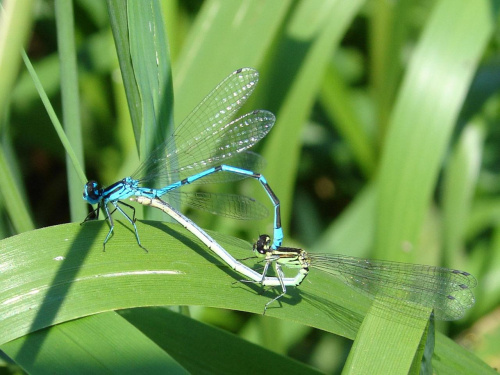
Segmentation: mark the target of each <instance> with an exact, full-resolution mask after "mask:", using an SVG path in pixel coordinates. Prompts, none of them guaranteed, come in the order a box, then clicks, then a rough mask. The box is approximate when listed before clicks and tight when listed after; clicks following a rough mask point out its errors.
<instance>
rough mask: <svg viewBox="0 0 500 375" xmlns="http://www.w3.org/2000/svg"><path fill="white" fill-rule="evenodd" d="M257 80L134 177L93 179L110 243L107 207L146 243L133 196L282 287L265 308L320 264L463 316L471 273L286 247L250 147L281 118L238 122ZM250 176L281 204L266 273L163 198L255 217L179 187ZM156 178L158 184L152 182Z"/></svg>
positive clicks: (364, 287) (240, 76)
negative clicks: (290, 271) (290, 272)
mask: <svg viewBox="0 0 500 375" xmlns="http://www.w3.org/2000/svg"><path fill="white" fill-rule="evenodd" d="M257 80H258V73H257V71H255V70H254V69H250V68H243V69H239V70H237V71H235V72H233V73H232V74H231V75H230V76H229V77H227V78H226V79H225V80H223V81H222V82H221V83H220V84H219V85H218V86H217V87H216V88H215V89H214V90H213V91H212V92H211V93H210V94H208V96H207V97H206V98H205V99H204V100H203V101H202V102H201V103H200V104H199V105H198V106H197V107H196V108H195V109H194V110H193V111H192V112H191V114H190V115H188V117H187V118H186V119H185V120H184V121H183V122H182V123H181V124H180V125H179V127H178V128H177V129H176V131H175V132H174V133H173V135H172V136H171V137H169V138H168V139H167V140H166V141H165V142H163V143H162V144H161V145H160V146H158V148H156V149H155V150H154V151H153V152H152V153H151V154H150V155H149V156H148V158H147V159H146V160H145V161H144V163H142V164H141V166H140V167H139V168H138V169H137V171H136V172H135V173H134V174H133V175H132V176H131V177H126V178H124V179H122V180H120V181H118V182H116V183H114V184H112V185H110V186H108V187H106V188H100V187H99V185H98V184H97V182H95V181H90V182H88V183H87V184H86V186H85V188H84V193H83V197H84V199H85V200H87V201H88V202H89V203H91V204H96V203H97V205H98V206H97V208H96V210H95V213H96V215H95V216H96V217H97V216H98V214H99V210H100V209H102V210H104V212H105V214H106V217H107V218H108V220H109V222H110V230H109V232H108V234H107V236H106V238H105V239H104V243H103V246H105V245H106V243H107V242H108V240H109V238H110V236H111V234H112V233H113V227H114V224H113V219H112V216H111V214H112V213H113V212H111V213H110V211H109V209H108V204H111V205H112V206H114V209H115V210H118V211H119V212H121V213H122V214H123V215H124V216H125V217H126V218H127V220H128V221H129V222H130V223H131V224H132V225H133V227H134V230H135V235H136V240H137V243H138V244H139V245H140V246H141V247H142V245H141V241H140V238H139V233H138V231H137V227H136V225H135V211H134V215H133V216H132V218H130V217H129V216H128V215H127V214H126V213H125V212H124V211H123V209H122V208H121V207H120V205H124V206H126V207H129V208H131V209H132V210H133V208H132V207H131V206H129V205H128V204H126V203H124V202H122V201H121V200H123V199H126V198H129V197H133V198H132V199H133V200H136V201H138V202H139V203H141V204H143V205H149V206H153V207H156V208H159V209H161V210H162V211H164V212H165V213H167V214H168V215H170V216H171V217H172V218H174V219H175V220H176V221H178V222H179V223H180V224H182V225H183V226H184V227H185V228H186V229H188V230H189V231H190V232H191V233H193V234H194V235H195V236H196V237H198V238H199V239H200V240H201V241H202V242H203V243H204V244H205V245H206V246H207V247H208V248H209V249H211V250H212V251H214V252H215V253H216V254H217V255H218V256H219V257H220V258H221V259H222V260H223V261H224V262H226V263H227V264H228V265H229V266H230V267H231V268H232V269H234V270H235V271H237V272H239V273H240V274H242V275H244V276H245V277H247V278H248V279H249V280H242V281H248V282H255V283H260V284H262V285H263V286H272V287H280V288H281V293H279V295H278V296H277V297H275V298H273V299H272V300H270V301H269V302H267V303H266V304H265V307H264V313H265V312H266V310H267V308H268V306H269V305H270V304H271V303H272V302H275V301H278V300H279V299H280V298H281V297H282V296H284V295H285V294H286V287H287V286H298V285H300V284H301V283H302V281H303V280H304V278H305V277H306V276H307V275H308V273H309V270H310V268H316V269H319V270H322V271H324V272H326V273H327V274H331V275H333V276H336V277H338V278H339V279H341V280H342V281H343V282H345V283H346V284H348V285H350V286H352V287H354V288H356V289H358V290H360V291H362V292H363V293H365V294H367V295H368V296H370V297H376V296H382V297H388V298H389V299H393V300H397V301H403V302H406V303H414V304H417V305H420V306H423V307H427V308H431V309H433V311H434V316H435V317H436V318H437V319H441V320H455V319H459V318H460V317H461V316H462V315H463V314H464V312H465V310H466V309H467V308H469V307H471V306H472V305H473V304H474V296H473V294H472V292H471V288H473V287H475V285H476V280H475V278H474V277H473V276H472V275H470V274H469V273H467V272H464V271H458V270H452V269H447V268H441V267H432V266H425V265H415V264H406V263H396V262H388V261H372V260H366V259H360V258H354V257H348V256H344V255H330V254H314V253H307V252H306V251H305V250H302V249H295V248H288V247H282V246H281V243H282V240H283V232H282V228H281V216H280V203H279V199H278V197H277V196H276V195H275V194H274V192H273V190H272V189H271V187H270V186H269V184H268V182H267V180H266V179H265V178H264V176H263V175H261V174H259V173H257V172H255V170H254V166H255V165H256V164H258V161H259V156H258V155H257V154H254V153H251V152H249V151H247V150H248V149H249V148H250V147H252V146H253V145H254V144H256V143H257V142H258V141H259V140H260V139H262V138H263V137H265V136H266V135H267V133H268V132H269V131H270V129H271V128H272V126H273V125H274V121H275V117H274V115H273V114H272V113H270V112H268V111H264V110H257V111H253V112H250V113H248V114H246V115H244V116H241V117H239V118H237V119H236V120H232V121H231V119H232V118H233V116H234V115H235V113H236V112H237V111H238V110H239V109H240V108H241V107H242V106H243V104H244V103H245V102H246V100H247V99H248V97H249V95H250V94H251V93H252V92H253V90H254V88H255V85H256V83H257ZM245 177H251V178H254V179H256V180H258V181H259V182H260V183H261V185H262V186H263V188H264V189H265V191H266V192H267V195H268V196H269V198H270V200H271V202H272V204H273V206H274V223H273V224H274V233H273V238H271V237H270V236H267V235H261V236H260V237H259V239H258V240H257V242H256V243H255V244H254V252H255V254H256V255H258V256H261V257H264V261H265V265H264V270H263V272H262V273H259V272H257V271H255V270H253V269H252V268H250V267H248V266H246V265H245V264H243V263H241V262H239V261H238V260H236V259H235V258H234V257H233V256H231V254H229V253H228V252H227V251H226V250H225V249H224V248H222V247H221V246H220V245H219V244H218V243H217V242H216V241H214V240H213V239H212V238H211V237H210V236H209V235H208V234H207V233H206V232H205V231H204V230H202V229H201V228H200V227H199V226H197V225H196V224H195V223H194V222H193V221H192V220H190V219H189V218H187V217H186V216H184V215H182V214H181V213H180V212H179V211H177V210H176V209H175V208H173V207H172V206H171V205H169V204H168V203H166V202H164V201H162V200H161V199H159V198H160V197H162V196H164V195H166V196H168V198H169V199H170V200H171V201H174V202H182V203H186V204H188V205H190V206H191V207H195V208H201V209H204V210H208V211H211V212H213V213H217V214H222V215H225V216H230V217H234V218H252V217H256V216H258V215H256V213H258V212H263V210H262V209H261V207H260V205H259V204H258V203H257V202H256V201H255V200H253V199H251V198H248V197H242V196H238V195H218V194H191V193H185V192H179V189H180V188H181V187H183V186H186V185H189V184H195V183H208V182H226V181H232V180H235V179H239V178H245ZM153 182H154V183H155V184H157V185H158V186H159V187H153V186H150V185H149V184H152V183H153ZM89 217H90V216H89ZM86 220H87V219H86ZM270 266H272V267H273V268H274V271H275V276H268V275H267V272H268V269H269V267H270ZM282 266H285V267H289V268H295V269H297V270H298V272H297V275H296V276H294V277H286V276H285V274H284V272H283V269H282ZM396 306H397V305H396Z"/></svg>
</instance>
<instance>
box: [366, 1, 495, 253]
mask: <svg viewBox="0 0 500 375" xmlns="http://www.w3.org/2000/svg"><path fill="white" fill-rule="evenodd" d="M492 11H495V12H498V7H497V8H496V9H495V8H494V7H493V8H492V7H491V4H490V2H489V1H477V2H461V3H457V2H455V1H453V0H441V1H438V2H437V4H436V6H435V7H434V9H433V12H432V15H431V17H430V18H429V21H428V23H427V25H426V27H425V29H424V31H423V33H422V35H421V37H420V40H419V42H418V45H417V47H416V49H415V51H414V53H413V55H412V57H411V62H410V64H409V67H408V71H407V73H406V75H405V78H404V81H403V83H402V86H401V89H400V93H399V94H398V98H397V101H396V103H395V107H394V110H393V112H392V115H391V119H390V124H389V130H388V134H387V139H386V142H385V146H384V152H383V155H382V160H381V165H380V173H379V176H378V183H379V186H378V188H379V202H378V208H377V218H376V222H377V225H378V228H377V232H376V242H375V243H376V256H377V257H379V258H386V259H394V260H403V259H406V260H408V259H409V258H410V256H408V255H405V254H404V252H403V251H401V249H402V246H403V245H405V244H406V245H405V246H406V247H410V248H413V249H414V251H412V252H411V253H410V254H411V258H412V259H413V260H415V258H417V256H418V253H419V251H418V246H419V243H418V241H417V240H418V236H419V234H420V231H421V228H422V224H423V220H424V217H425V214H426V213H427V211H428V209H429V203H430V199H431V194H432V191H433V189H434V186H435V184H436V182H437V177H438V172H439V167H440V165H441V163H442V159H443V156H444V153H445V151H446V147H447V146H448V144H449V142H450V138H451V134H452V130H453V126H454V125H455V123H456V121H457V118H458V114H459V112H460V109H461V107H462V104H463V101H464V98H465V95H466V93H467V90H468V88H469V85H470V83H471V80H472V77H473V74H474V72H475V70H476V69H477V65H478V63H479V61H480V58H481V55H482V53H483V51H484V48H485V45H486V43H487V42H488V40H489V38H490V37H491V35H492V32H493V26H494V22H495V20H496V18H497V17H498V14H497V13H493V14H492ZM415 248H416V249H415Z"/></svg>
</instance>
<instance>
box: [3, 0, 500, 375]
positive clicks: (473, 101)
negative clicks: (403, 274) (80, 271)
mask: <svg viewBox="0 0 500 375" xmlns="http://www.w3.org/2000/svg"><path fill="white" fill-rule="evenodd" d="M20 3H22V4H20ZM61 3H62V2H58V1H56V2H55V3H54V2H52V1H32V2H30V1H26V2H18V3H17V4H16V2H14V1H3V2H2V6H3V7H5V8H4V11H3V12H4V13H3V14H2V20H3V21H2V24H1V25H0V27H1V29H0V30H1V34H0V43H1V44H0V49H1V50H0V107H1V109H0V137H1V144H0V151H1V155H0V170H1V180H2V182H1V183H0V236H1V238H7V237H10V236H13V235H15V234H18V233H23V232H27V231H29V230H32V229H35V228H43V227H48V226H53V225H57V224H63V223H68V222H74V223H79V222H81V221H82V220H83V218H84V217H85V215H86V214H87V213H88V210H89V208H88V206H87V205H86V204H85V203H84V202H83V200H82V199H81V194H82V188H83V184H84V183H85V182H86V181H81V180H80V179H81V177H80V176H81V174H79V173H78V172H75V170H74V169H73V167H72V165H71V164H70V161H69V159H68V160H67V159H66V150H65V148H64V147H63V146H62V143H61V140H60V138H59V136H58V134H57V132H56V131H55V130H54V129H55V128H54V120H53V119H52V120H51V118H50V117H49V115H48V114H47V110H46V108H45V107H44V105H43V104H42V101H41V100H40V98H41V97H40V94H39V92H38V91H37V90H36V88H35V85H34V84H33V79H32V77H31V76H30V74H29V73H28V71H27V69H26V66H25V65H24V64H23V62H22V60H21V55H20V54H18V51H19V49H20V47H21V46H22V45H24V46H25V49H26V52H27V55H28V57H29V59H30V60H31V63H32V64H33V67H34V70H35V71H36V73H37V75H38V77H39V79H40V82H41V85H42V87H43V90H44V91H45V93H46V94H47V96H48V98H49V100H50V102H51V103H52V106H53V108H54V110H55V114H56V115H57V117H58V118H59V120H60V121H61V122H62V123H63V126H64V127H65V131H66V133H67V135H68V138H69V139H70V142H71V143H72V148H73V150H74V151H75V154H76V158H77V159H79V162H80V165H81V167H82V168H83V170H84V171H85V174H86V177H87V178H88V179H95V180H97V181H99V182H100V183H102V184H104V185H107V184H111V183H113V182H115V181H117V180H119V179H121V178H123V177H125V176H128V175H130V173H132V172H133V171H134V170H135V168H136V166H137V165H138V164H139V160H140V159H142V158H143V157H144V155H143V154H141V155H140V156H139V152H143V153H144V152H145V151H143V150H144V145H143V143H141V142H144V137H150V136H151V135H150V134H151V133H153V132H154V129H155V126H159V127H160V131H162V132H164V131H166V130H167V129H168V126H170V125H171V122H173V124H179V123H180V121H182V119H183V118H184V117H185V116H186V115H187V114H188V113H189V111H190V110H191V109H192V108H193V107H194V106H195V105H196V104H197V103H198V102H199V101H200V100H201V99H202V98H203V97H204V96H205V95H206V94H207V93H208V92H209V91H210V90H211V89H212V88H213V87H215V85H216V84H217V83H218V82H220V81H221V80H222V79H223V78H224V77H226V76H227V75H228V74H230V73H231V72H232V71H234V70H235V69H237V68H240V67H244V66H249V67H254V68H256V69H258V70H259V72H260V74H261V75H260V81H259V85H258V88H257V89H256V91H255V93H254V94H253V96H252V97H251V99H250V100H249V103H247V104H246V105H245V109H246V110H252V109H257V108H262V109H267V110H270V111H272V112H273V113H275V114H276V116H277V122H276V124H275V126H274V128H273V130H272V131H271V133H270V134H269V135H268V136H267V137H266V139H264V140H263V141H262V142H260V143H259V144H258V145H257V147H255V148H254V149H253V150H254V151H258V152H259V153H261V154H262V155H263V156H264V157H265V159H266V161H267V166H266V167H265V168H264V169H263V170H262V173H263V174H264V175H265V177H266V179H267V180H268V182H269V184H270V186H271V187H272V188H273V190H274V191H275V192H276V194H277V195H278V197H279V198H280V200H281V204H282V215H283V227H284V230H285V241H284V245H285V246H286V245H288V246H300V247H304V248H305V249H307V250H308V251H317V252H334V253H342V254H346V255H353V256H360V257H365V258H378V259H387V260H395V261H404V262H410V263H423V264H432V265H440V266H444V267H449V268H458V269H464V270H467V271H468V272H470V273H472V274H474V275H475V276H476V278H477V279H478V287H477V288H476V289H475V295H476V305H475V306H474V307H473V308H472V309H471V310H470V311H469V312H468V313H467V314H466V315H465V317H464V318H463V319H461V320H459V321H457V322H451V323H450V324H443V325H440V326H439V328H440V330H441V331H442V332H444V333H445V334H446V335H447V336H448V337H451V338H452V339H453V340H457V341H458V342H459V343H460V344H461V345H462V346H465V347H466V348H467V349H468V350H469V351H470V354H471V356H477V357H478V358H480V359H481V360H483V361H485V362H486V363H487V364H489V365H490V366H492V367H498V366H500V352H499V346H498V345H497V344H498V336H500V327H499V323H498V321H499V319H498V314H499V311H500V276H499V275H500V220H499V219H500V199H499V195H498V193H499V191H500V178H499V174H498V172H499V167H498V165H500V164H499V163H500V153H499V147H500V130H499V126H498V125H499V119H500V97H499V95H498V87H499V84H500V65H499V63H500V54H499V52H500V46H499V42H500V39H499V33H498V26H497V25H498V24H497V20H498V15H499V2H497V1H483V0H481V1H477V2H461V3H458V2H455V1H452V0H435V1H434V0H427V1H419V2H416V1H408V0H402V1H398V2H387V1H383V0H373V1H360V0H354V1H327V0H324V1H321V0H311V1H306V0H303V1H279V2H278V1H275V2H267V1H264V0H262V1H259V0H251V1H250V0H249V1H242V2H233V1H223V0H207V1H160V2H158V3H157V2H155V1H147V2H144V3H142V4H138V3H136V4H133V3H134V2H130V3H128V2H127V1H108V2H103V1H102V2H101V1H85V0H77V1H74V2H73V9H72V10H71V6H69V7H68V5H67V4H66V5H63V4H61ZM66 3H67V2H66ZM127 7H128V12H129V13H128V17H129V18H128V22H129V25H128V27H129V29H128V30H126V31H125V32H123V30H120V29H119V26H117V25H119V24H120V15H121V13H120V11H119V10H120V9H121V10H123V9H127ZM145 10H149V13H147V14H149V15H150V16H151V14H152V15H153V21H154V22H157V23H156V24H155V23H154V22H153V23H150V24H149V26H151V25H153V26H154V27H155V28H156V29H155V31H154V32H153V33H152V34H147V33H145V34H144V35H142V34H141V29H140V26H141V25H140V23H139V21H137V20H136V19H134V16H137V19H140V17H141V16H142V13H141V12H143V11H145ZM71 11H73V12H74V13H73V17H74V24H71V19H72V13H71ZM125 14H126V13H125ZM9 17H12V18H9ZM113 20H114V21H113ZM135 21H137V24H134V22H135ZM113 22H114V23H113ZM121 25H123V23H121ZM133 27H138V29H137V30H136V29H134V28H133ZM69 31H71V33H74V37H73V36H72V35H71V33H69ZM120 35H121V36H124V35H125V36H126V37H128V40H125V42H124V41H123V40H122V41H121V42H124V44H125V45H128V46H130V49H131V52H130V51H129V53H130V55H132V57H130V55H120V57H118V55H119V54H118V55H117V47H116V45H115V43H116V40H117V38H119V37H120ZM148 35H153V42H152V43H153V46H149V45H148V43H149V42H150V41H151V39H148ZM141 38H142V39H141ZM64 41H66V42H67V43H69V45H68V44H67V45H64ZM73 43H74V45H72V44H73ZM127 48H128V47H127ZM127 48H125V49H122V50H121V51H122V53H123V51H125V50H126V49H127ZM134 48H136V49H137V50H134ZM141 48H144V50H141ZM147 48H153V49H155V48H156V50H155V51H156V53H157V55H156V58H157V60H156V63H157V64H158V66H156V67H153V68H151V69H153V70H154V73H152V72H151V71H147V70H148V69H149V67H147V66H145V64H144V65H140V66H142V67H144V69H145V70H146V73H144V72H142V73H141V72H139V69H138V68H137V65H135V69H136V71H135V72H134V73H133V74H135V76H134V75H133V74H132V73H131V72H130V71H129V72H128V73H127V72H126V70H124V67H125V66H126V65H127V64H130V61H132V65H133V66H134V64H141V60H140V58H141V56H142V58H144V59H145V60H146V59H147V58H148V57H150V56H151V55H148V54H147V53H144V51H146V52H147ZM73 49H74V53H75V55H74V56H75V57H76V59H73V56H72V50H73ZM141 54H142V55H141ZM65 58H67V61H64V60H65ZM134 59H139V60H134ZM149 61H150V62H151V60H149ZM152 65H156V64H155V63H154V60H153V63H152ZM120 66H121V68H122V72H121V71H120ZM158 67H159V68H158ZM155 69H157V70H155ZM127 74H128V75H127ZM141 74H146V75H147V74H153V77H156V78H157V79H158V80H159V82H157V84H158V85H159V87H160V88H161V90H159V89H158V91H161V93H160V94H159V95H158V96H157V98H156V99H157V100H160V101H162V102H161V104H159V103H158V102H155V101H154V100H152V101H151V102H149V103H148V101H147V99H146V98H145V95H144V92H141V91H140V90H141V88H140V85H141V79H144V77H142V78H141ZM155 74H157V76H155ZM122 75H123V76H122ZM76 80H77V81H76ZM134 80H135V82H136V84H137V87H139V89H138V91H135V94H134V89H133V88H131V86H129V87H127V84H128V85H132V86H133V82H134ZM124 81H125V83H124ZM72 82H73V83H77V85H73V86H72ZM64 85H67V86H66V88H65V87H64ZM163 85H164V86H163ZM65 90H66V91H65ZM136 90H137V88H136ZM172 94H173V96H172ZM127 100H128V104H127ZM134 100H135V101H134ZM131 103H134V105H136V104H137V103H139V105H140V106H142V107H141V108H140V109H139V110H138V109H137V108H135V109H132V112H131V111H130V108H129V107H130V106H131V105H132V104H131ZM153 112H154V115H153ZM155 119H157V120H158V121H156V122H155ZM141 137H142V138H141ZM83 165H84V166H83ZM206 188H207V189H209V190H210V191H221V192H231V193H239V194H245V195H250V196H253V197H256V198H258V199H259V200H260V201H261V202H263V203H265V204H267V205H268V202H267V198H266V196H265V194H264V193H263V192H262V191H261V187H260V186H258V184H257V183H256V182H255V181H246V180H245V181H242V182H240V183H237V184H234V185H231V186H227V185H226V186H216V187H206ZM268 206H269V205H268ZM269 208H271V207H269ZM138 211H139V210H138ZM149 211H150V210H145V214H146V215H148V218H153V219H154V218H156V219H160V217H159V216H155V215H156V214H155V213H151V212H149ZM184 212H185V213H186V214H187V215H188V216H189V217H190V218H192V219H193V220H194V221H195V222H197V223H198V224H199V225H200V226H202V227H203V228H207V229H210V230H213V231H216V232H219V233H223V234H227V235H231V236H236V237H238V238H242V239H244V240H246V241H249V242H253V241H254V240H255V239H256V238H257V236H258V235H259V234H261V233H271V230H272V218H271V216H270V217H269V218H268V219H266V220H262V221H259V222H237V221H233V220H229V219H224V218H219V217H214V216H212V215H209V214H204V213H200V212H195V211H189V210H184ZM138 214H139V217H140V218H141V217H142V215H141V212H138ZM115 218H117V219H120V218H118V217H117V215H115ZM163 219H165V218H163ZM75 228H76V227H75ZM75 230H77V229H75ZM99 233H100V234H99V236H101V235H103V233H104V232H102V231H101V232H99ZM141 233H144V234H143V235H142V236H144V238H147V233H148V232H147V231H146V232H143V231H142V229H141ZM120 234H121V235H122V236H125V239H124V241H126V243H127V246H128V245H129V248H128V252H129V253H131V252H132V251H138V252H139V251H141V250H140V249H139V248H136V244H135V239H133V237H132V236H131V235H130V232H128V231H123V232H121V233H120ZM117 237H118V235H115V236H114V237H113V238H112V239H111V243H112V242H113V241H115V240H117ZM99 238H100V237H99ZM99 242H100V240H98V241H96V244H95V245H96V246H95V248H96V249H99V248H100V247H99V246H100V245H99ZM28 245H29V244H28ZM31 246H32V247H33V244H31ZM28 247H29V246H28ZM149 247H153V246H152V245H149ZM0 249H1V248H0ZM0 251H1V250H0ZM32 251H33V252H34V253H36V252H37V249H36V247H33V249H32ZM94 251H99V250H94ZM110 251H113V250H112V248H111V247H110V249H109V250H108V252H110ZM121 256H124V255H123V253H122V255H121ZM249 256H250V255H249ZM202 267H203V266H202ZM6 282H7V283H8V282H9V281H8V280H7V281H6ZM5 285H9V284H5ZM332 293H335V291H333V292H332ZM259 301H261V302H262V301H265V299H260V300H259ZM264 303H265V302H264ZM285 304H286V302H284V303H283V305H285ZM207 305H208V306H210V304H207ZM216 305H217V303H214V306H216ZM137 306H140V304H138V305H137ZM288 307H289V308H290V309H289V310H288V311H290V312H291V314H293V308H294V306H288ZM327 308H328V307H324V309H327ZM190 315H191V317H193V318H195V319H197V320H199V321H201V322H204V323H208V324H210V325H213V326H217V327H220V328H223V329H224V330H227V331H230V332H232V333H235V334H237V335H238V336H240V337H242V338H244V339H246V340H249V341H251V342H254V343H256V344H257V345H259V346H260V347H262V348H266V349H269V350H270V351H274V352H277V353H279V354H285V355H287V356H289V357H291V358H294V359H297V360H299V361H301V362H304V363H306V364H308V365H311V366H313V367H315V368H316V369H318V370H319V371H321V372H326V373H338V372H340V371H341V370H342V366H343V365H344V362H345V361H346V358H347V355H348V354H349V349H350V347H351V344H352V341H350V340H348V339H346V338H344V337H341V336H338V335H334V334H332V333H327V332H324V331H320V330H317V329H313V328H310V327H307V326H306V325H301V324H298V323H291V322H290V321H285V320H279V319H274V318H270V317H261V316H259V315H258V314H250V313H248V312H241V311H237V309H234V310H232V309H231V310H223V309H216V308H210V307H191V308H190ZM123 316H125V317H126V316H127V312H125V313H124V314H123ZM179 319H180V318H179ZM332 319H334V318H332ZM129 320H130V321H131V322H132V323H134V318H130V317H129ZM291 320H293V318H292V319H291ZM135 324H138V323H137V322H135ZM179 324H180V323H179ZM193 324H194V323H193ZM199 329H200V330H201V329H202V328H199ZM346 337H350V335H346ZM46 342H47V343H48V342H49V341H46ZM207 345H211V344H210V342H207ZM223 345H224V344H223ZM226 345H231V344H229V343H228V342H226ZM2 349H3V350H5V348H3V347H2ZM5 351H6V352H7V353H9V351H8V350H5ZM10 353H12V352H10ZM170 354H171V355H172V356H173V357H175V358H177V357H176V356H175V355H174V354H172V353H170ZM9 356H10V357H12V355H11V354H9ZM191 360H192V359H191ZM253 360H254V361H259V359H258V358H254V359H253ZM269 361H270V363H272V361H271V359H269ZM16 362H18V363H19V364H20V365H21V367H23V368H24V369H25V370H28V371H29V369H31V370H33V368H32V367H29V365H26V364H25V363H23V361H22V359H19V358H18V359H16ZM4 366H5V369H6V371H12V372H15V371H17V370H16V369H17V367H15V365H13V364H12V362H11V360H10V359H8V358H5V362H4ZM269 366H270V367H269V371H270V372H271V371H274V370H276V367H272V365H269ZM275 366H278V364H276V365H275ZM435 366H439V365H438V364H435ZM443 366H444V368H449V369H451V367H449V366H448V367H447V366H446V365H443ZM48 368H50V367H48ZM48 368H46V370H47V371H48ZM187 368H188V369H189V371H192V372H201V370H200V368H203V367H202V366H201V367H200V368H196V367H194V368H189V367H187ZM471 368H472V367H471ZM7 369H8V370H7ZM38 369H40V367H38ZM115 369H116V367H115ZM282 369H283V370H284V367H283V368H282ZM219 370H220V371H217V370H213V371H210V370H206V373H210V372H221V373H222V372H223V371H222V369H221V368H219ZM240 370H241V372H242V373H244V372H249V371H245V368H240ZM460 370H461V371H463V372H464V373H471V372H470V371H472V370H470V369H469V368H468V367H467V366H466V365H464V367H462V368H461V369H460ZM278 371H279V370H277V372H278ZM453 371H454V372H455V373H456V372H457V371H458V370H457V369H454V370H453ZM459 372H460V371H459Z"/></svg>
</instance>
